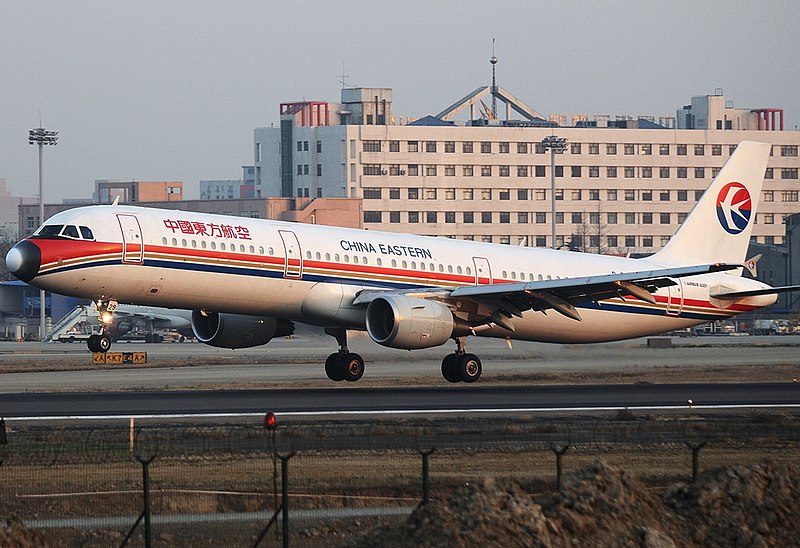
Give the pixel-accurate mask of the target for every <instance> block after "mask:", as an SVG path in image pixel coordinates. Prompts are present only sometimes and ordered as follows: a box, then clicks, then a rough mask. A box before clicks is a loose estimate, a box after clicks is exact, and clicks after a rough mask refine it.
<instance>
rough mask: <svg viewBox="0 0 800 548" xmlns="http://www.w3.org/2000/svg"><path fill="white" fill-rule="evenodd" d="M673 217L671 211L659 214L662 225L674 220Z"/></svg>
mask: <svg viewBox="0 0 800 548" xmlns="http://www.w3.org/2000/svg"><path fill="white" fill-rule="evenodd" d="M671 217H672V215H670V214H669V213H660V214H659V222H660V223H661V224H662V225H668V224H669V223H670V221H671V220H672V219H671Z"/></svg>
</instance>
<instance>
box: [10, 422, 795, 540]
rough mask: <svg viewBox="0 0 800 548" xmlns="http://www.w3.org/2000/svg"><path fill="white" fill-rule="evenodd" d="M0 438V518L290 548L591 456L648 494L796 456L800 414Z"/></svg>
mask: <svg viewBox="0 0 800 548" xmlns="http://www.w3.org/2000/svg"><path fill="white" fill-rule="evenodd" d="M2 441H5V442H6V443H5V444H3V443H0V459H1V460H2V462H1V463H0V485H2V489H1V490H0V518H6V519H9V518H11V517H14V518H15V519H18V520H21V522H22V523H23V524H24V525H25V526H26V527H27V528H29V529H35V530H39V531H41V532H42V534H44V535H48V534H57V535H58V538H63V539H68V540H67V541H66V542H67V544H81V545H86V546H94V545H96V546H109V545H112V546H113V545H123V544H127V545H148V544H153V543H154V544H158V545H176V546H182V545H220V546H221V545H225V546H251V545H254V544H255V543H257V542H259V543H260V544H261V545H275V544H276V543H277V544H279V543H280V542H281V540H282V539H283V537H282V536H281V534H282V531H283V530H284V529H286V528H287V525H288V530H289V531H290V532H291V537H288V536H287V537H286V538H287V539H289V538H291V540H292V544H293V545H314V546H319V545H326V544H327V545H336V544H339V543H341V542H342V541H343V539H345V538H348V537H349V536H352V535H354V534H356V533H358V532H359V531H363V530H365V529H367V528H369V527H371V526H373V525H374V524H376V523H384V522H387V521H388V522H391V521H396V520H402V519H404V518H405V517H406V516H407V515H408V514H409V513H410V512H411V511H412V510H413V509H414V508H415V507H416V506H417V505H419V504H421V503H422V502H423V501H424V500H428V498H429V497H431V496H433V497H437V496H444V495H445V494H446V493H448V492H449V491H451V490H452V489H454V488H456V487H458V486H461V485H463V484H465V483H468V482H477V481H480V480H481V479H482V478H484V477H487V476H490V477H493V478H495V479H496V480H498V481H507V482H513V483H516V484H518V485H520V486H521V487H522V488H524V489H526V490H528V491H529V492H534V493H536V492H544V491H548V490H553V489H556V488H557V485H558V484H559V481H560V474H561V473H562V472H563V473H564V474H568V473H569V472H570V471H573V470H577V469H579V468H581V467H582V466H584V465H586V464H588V463H590V462H592V461H594V460H598V459H602V460H605V461H606V462H608V463H610V464H612V465H614V466H616V467H618V468H621V469H623V470H627V471H629V472H631V473H633V474H635V475H637V476H638V477H639V478H640V479H641V480H642V481H644V482H645V484H647V485H650V486H654V487H656V486H665V485H669V484H672V483H675V482H679V481H683V482H689V481H691V479H692V477H693V473H696V472H697V471H698V470H703V469H708V468H715V467H721V466H728V465H738V464H750V463H754V462H758V461H760V460H762V459H764V458H765V457H769V458H771V459H773V460H776V461H779V462H789V463H791V462H795V461H797V460H798V459H799V458H800V451H798V449H800V415H797V414H793V413H768V412H759V413H750V414H745V415H736V416H734V415H724V416H722V415H708V416H703V415H698V414H687V415H672V416H661V417H655V416H637V415H634V414H632V413H630V412H627V411H621V412H618V413H615V414H611V415H607V416H571V417H554V416H549V417H547V416H528V417H525V416H518V417H503V418H499V417H497V416H488V417H484V418H465V417H455V416H453V417H449V418H446V419H427V418H416V419H415V418H408V419H403V420H395V419H392V420H378V421H375V422H373V423H364V422H341V421H339V422H328V423H314V424H309V423H300V422H287V423H281V424H279V425H278V426H277V427H276V428H275V429H272V430H270V429H265V428H264V426H263V424H261V423H260V422H256V421H253V422H252V423H242V422H225V423H222V422H220V423H213V424H202V425H199V424H187V423H176V424H152V423H143V422H139V423H133V421H131V422H130V423H129V424H128V423H126V424H124V425H123V424H112V425H108V424H105V425H103V424H95V425H87V424H81V425H75V424H72V423H70V422H69V421H64V422H59V423H58V424H50V425H41V424H7V425H6V436H5V440H3V438H2V437H0V442H2ZM693 467H694V469H693ZM284 487H285V489H284ZM282 510H285V513H284V512H282ZM284 520H288V521H284Z"/></svg>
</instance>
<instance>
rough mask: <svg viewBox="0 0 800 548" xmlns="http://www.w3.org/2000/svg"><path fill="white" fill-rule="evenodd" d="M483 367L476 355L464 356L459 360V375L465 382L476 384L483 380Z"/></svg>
mask: <svg viewBox="0 0 800 548" xmlns="http://www.w3.org/2000/svg"><path fill="white" fill-rule="evenodd" d="M482 372H483V365H482V364H481V360H480V358H478V356H476V355H475V354H464V355H463V356H461V357H460V359H459V360H458V375H459V377H461V380H462V381H464V382H470V383H471V382H475V381H477V380H478V379H480V378H481V373H482Z"/></svg>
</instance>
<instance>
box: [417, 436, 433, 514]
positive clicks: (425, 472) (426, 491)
mask: <svg viewBox="0 0 800 548" xmlns="http://www.w3.org/2000/svg"><path fill="white" fill-rule="evenodd" d="M434 451H436V449H426V450H420V452H419V454H420V455H422V503H421V505H422V506H425V505H426V504H428V502H430V500H431V474H430V464H429V462H428V458H429V457H430V456H431V455H432V454H433V452H434Z"/></svg>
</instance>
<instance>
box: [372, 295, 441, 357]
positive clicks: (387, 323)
mask: <svg viewBox="0 0 800 548" xmlns="http://www.w3.org/2000/svg"><path fill="white" fill-rule="evenodd" d="M366 319H367V333H369V336H370V337H371V338H372V340H373V341H375V342H376V343H378V344H382V345H383V346H390V347H392V348H403V349H406V350H411V349H415V348H430V347H432V346H439V345H440V344H444V343H446V342H447V339H449V338H450V336H451V335H452V334H453V326H454V321H453V313H452V312H450V309H449V308H447V307H446V306H445V305H443V304H441V303H439V302H436V301H428V300H425V299H417V298H414V297H405V296H403V295H385V296H381V297H377V298H375V300H373V301H372V302H371V303H369V306H368V307H367V318H366Z"/></svg>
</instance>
